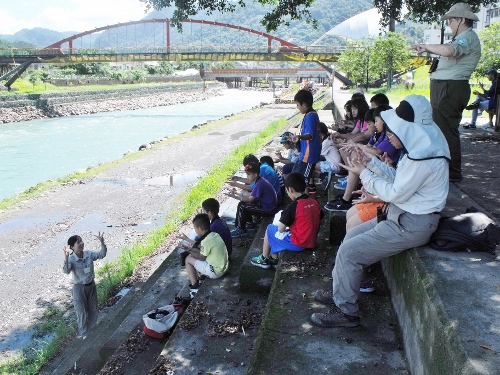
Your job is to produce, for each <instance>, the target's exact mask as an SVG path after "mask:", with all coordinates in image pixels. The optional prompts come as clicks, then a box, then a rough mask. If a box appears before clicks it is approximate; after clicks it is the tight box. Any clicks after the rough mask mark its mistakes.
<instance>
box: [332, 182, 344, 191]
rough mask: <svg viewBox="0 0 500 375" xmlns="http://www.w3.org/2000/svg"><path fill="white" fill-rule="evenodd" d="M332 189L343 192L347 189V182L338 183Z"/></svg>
mask: <svg viewBox="0 0 500 375" xmlns="http://www.w3.org/2000/svg"><path fill="white" fill-rule="evenodd" d="M333 187H334V188H335V189H339V190H345V188H346V187H347V180H344V181H342V182H340V181H339V182H337V183H336V184H335V185H333Z"/></svg>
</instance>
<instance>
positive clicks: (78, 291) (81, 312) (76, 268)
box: [63, 232, 108, 339]
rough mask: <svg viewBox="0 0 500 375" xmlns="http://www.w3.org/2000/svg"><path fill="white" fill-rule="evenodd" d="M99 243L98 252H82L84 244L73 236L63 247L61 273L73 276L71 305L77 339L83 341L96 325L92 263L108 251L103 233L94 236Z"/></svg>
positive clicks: (77, 237)
mask: <svg viewBox="0 0 500 375" xmlns="http://www.w3.org/2000/svg"><path fill="white" fill-rule="evenodd" d="M96 237H97V238H98V239H99V241H100V242H101V250H100V251H90V250H86V251H84V250H83V249H84V247H85V244H84V243H83V240H82V238H81V237H80V236H77V235H74V236H71V237H70V238H69V239H68V244H67V245H66V246H64V248H63V251H64V264H63V272H64V273H66V274H69V273H71V274H72V276H73V304H74V305H75V310H76V322H77V324H78V334H79V337H81V338H83V339H85V337H86V335H87V333H88V332H89V331H90V330H91V329H92V328H94V327H95V325H96V324H97V288H96V286H95V281H94V277H95V273H94V261H96V260H98V259H102V258H104V257H105V256H106V253H107V251H108V249H107V247H106V244H105V243H104V233H102V234H101V232H99V234H98V235H97V236H96Z"/></svg>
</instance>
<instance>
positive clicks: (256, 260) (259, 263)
mask: <svg viewBox="0 0 500 375" xmlns="http://www.w3.org/2000/svg"><path fill="white" fill-rule="evenodd" d="M250 262H251V263H252V265H254V266H256V267H260V268H263V269H265V270H268V269H269V268H271V261H270V260H269V258H264V255H262V254H261V255H259V256H257V257H253V258H252V259H251V261H250Z"/></svg>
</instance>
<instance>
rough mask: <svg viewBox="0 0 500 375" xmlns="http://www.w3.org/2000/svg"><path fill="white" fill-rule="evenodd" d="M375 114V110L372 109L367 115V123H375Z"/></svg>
mask: <svg viewBox="0 0 500 375" xmlns="http://www.w3.org/2000/svg"><path fill="white" fill-rule="evenodd" d="M373 112H375V109H374V108H370V109H369V110H368V111H367V112H366V113H365V122H375V116H373Z"/></svg>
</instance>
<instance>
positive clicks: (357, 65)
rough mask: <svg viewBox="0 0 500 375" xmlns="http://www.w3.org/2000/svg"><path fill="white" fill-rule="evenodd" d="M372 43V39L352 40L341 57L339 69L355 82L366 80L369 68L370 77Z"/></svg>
mask: <svg viewBox="0 0 500 375" xmlns="http://www.w3.org/2000/svg"><path fill="white" fill-rule="evenodd" d="M372 45H373V40H372V39H362V40H360V41H350V42H349V43H348V45H347V48H346V50H345V51H344V53H342V54H341V55H340V57H339V60H338V66H339V69H338V70H340V71H342V72H343V73H344V74H345V75H346V76H347V77H348V78H349V79H350V80H351V81H353V82H355V83H357V82H365V81H366V76H367V70H368V79H370V66H369V64H370V57H369V50H370V48H371V46H372Z"/></svg>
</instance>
